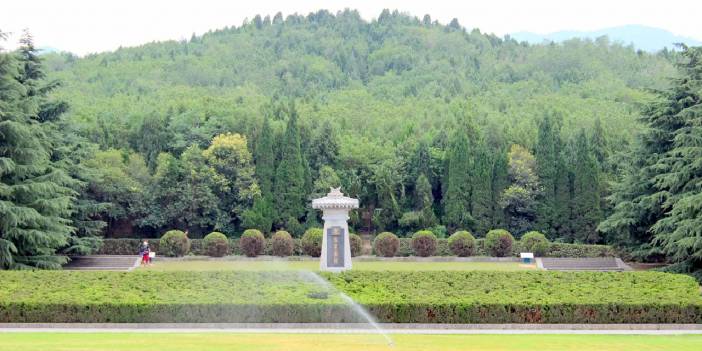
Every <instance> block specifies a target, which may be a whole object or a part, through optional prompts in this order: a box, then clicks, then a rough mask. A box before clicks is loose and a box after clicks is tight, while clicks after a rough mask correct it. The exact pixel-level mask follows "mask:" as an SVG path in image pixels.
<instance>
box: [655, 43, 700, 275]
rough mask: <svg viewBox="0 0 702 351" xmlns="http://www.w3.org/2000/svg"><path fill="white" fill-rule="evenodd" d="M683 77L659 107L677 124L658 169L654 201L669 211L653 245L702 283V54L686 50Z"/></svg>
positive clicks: (658, 225)
mask: <svg viewBox="0 0 702 351" xmlns="http://www.w3.org/2000/svg"><path fill="white" fill-rule="evenodd" d="M679 68H680V70H681V71H682V73H683V75H682V77H681V78H678V79H676V80H674V81H673V83H674V84H673V88H672V89H671V90H670V91H668V92H667V93H666V94H664V97H665V101H664V102H662V103H661V105H660V106H656V108H655V113H657V114H659V116H657V117H659V118H666V119H671V120H677V121H678V124H677V128H676V129H675V130H674V132H673V139H672V141H671V142H672V143H671V144H670V145H669V146H670V149H669V150H668V151H667V152H666V153H665V154H663V155H662V157H661V158H660V159H659V160H658V162H657V163H656V165H655V166H654V167H653V168H654V169H656V170H657V171H658V173H657V174H656V175H655V177H654V178H653V179H651V181H652V183H653V187H654V189H655V192H654V193H653V194H652V196H653V197H656V198H659V199H662V200H663V203H662V207H663V208H664V210H665V211H666V212H665V214H664V216H663V217H662V218H660V219H659V220H658V221H657V222H656V223H655V224H654V225H653V226H652V227H651V231H652V232H653V233H654V235H655V238H654V243H655V244H657V245H660V246H661V247H662V249H663V250H664V252H665V253H666V254H667V256H668V257H669V258H670V259H671V260H672V261H673V262H676V265H675V266H674V267H673V268H671V269H674V270H676V271H680V272H686V273H688V272H691V273H693V274H694V275H695V276H696V277H697V279H698V280H700V281H702V162H701V160H702V48H684V51H683V61H682V62H681V63H680V64H679Z"/></svg>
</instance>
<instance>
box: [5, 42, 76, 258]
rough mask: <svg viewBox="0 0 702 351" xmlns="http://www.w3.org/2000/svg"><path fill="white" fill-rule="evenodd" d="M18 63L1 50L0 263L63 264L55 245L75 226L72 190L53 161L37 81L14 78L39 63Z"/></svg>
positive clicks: (66, 239) (26, 74)
mask: <svg viewBox="0 0 702 351" xmlns="http://www.w3.org/2000/svg"><path fill="white" fill-rule="evenodd" d="M17 68H18V67H17V62H16V61H15V60H14V59H13V58H12V57H11V56H10V55H8V54H3V53H0V268H3V269H8V268H9V269H16V268H23V267H37V268H59V267H60V265H61V264H62V263H64V262H66V258H65V257H63V256H59V255H57V254H56V251H57V250H58V249H60V248H62V247H65V246H66V245H68V242H69V238H70V237H71V234H72V232H73V228H72V227H71V226H70V219H69V216H70V208H71V204H72V202H73V195H74V193H73V192H72V191H71V189H69V188H68V187H67V186H66V176H65V174H64V173H63V172H62V171H61V170H59V169H56V168H55V167H54V166H53V165H52V163H51V162H50V159H49V151H48V147H49V146H50V142H49V140H48V138H47V135H46V133H45V130H44V128H43V126H42V125H41V124H40V123H38V120H39V119H40V118H41V116H40V115H39V111H40V109H39V101H38V100H37V99H36V98H35V97H34V96H35V93H36V90H33V87H32V86H31V85H32V84H34V83H35V82H33V81H29V80H25V83H28V84H26V85H25V84H22V83H23V82H22V81H18V80H17V79H16V77H20V78H25V77H29V76H31V74H33V71H32V70H33V69H34V68H35V67H34V65H33V64H31V63H25V66H24V67H21V68H20V70H19V71H18V69H17Z"/></svg>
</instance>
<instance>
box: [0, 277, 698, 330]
mask: <svg viewBox="0 0 702 351" xmlns="http://www.w3.org/2000/svg"><path fill="white" fill-rule="evenodd" d="M322 276H323V277H324V278H326V279H327V280H329V281H330V282H331V283H332V284H333V285H334V286H335V287H336V288H337V289H339V290H340V291H342V292H345V293H346V294H347V295H349V296H351V297H352V298H353V299H354V300H355V301H357V302H359V303H360V304H362V305H364V306H366V307H367V308H368V309H369V311H370V312H371V313H372V314H373V315H375V316H376V318H377V319H378V320H379V321H381V322H391V323H701V322H702V297H700V294H699V290H698V289H699V287H698V285H697V283H696V281H695V280H694V279H693V278H691V277H689V276H685V275H676V274H668V273H660V272H626V273H621V272H609V273H608V272H537V271H535V272H486V271H465V272H429V271H424V272H372V271H349V272H344V273H341V274H323V275H322ZM312 278H313V276H311V273H301V272H241V271H221V272H184V271H177V272H157V271H135V272H130V273H125V272H71V271H0V281H2V282H3V284H1V285H0V322H5V323H42V322H43V323H67V322H83V323H100V322H102V323H108V322H112V323H127V322H132V323H136V322H143V323H149V322H164V323H166V322H193V323H194V322H230V323H236V322H242V323H246V322H249V323H254V322H286V323H295V322H327V323H329V322H361V321H360V320H359V317H358V315H357V314H356V313H354V312H353V309H352V308H351V307H350V306H349V305H348V304H346V303H345V302H344V301H343V300H342V299H341V297H340V296H339V295H338V294H335V293H334V292H333V291H328V290H326V289H327V288H326V287H324V286H323V284H319V283H316V282H315V281H314V279H312ZM27 286H31V287H32V289H27V288H26V287H27Z"/></svg>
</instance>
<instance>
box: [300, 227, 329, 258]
mask: <svg viewBox="0 0 702 351" xmlns="http://www.w3.org/2000/svg"><path fill="white" fill-rule="evenodd" d="M323 235H324V234H323V233H322V229H321V228H310V229H307V231H305V234H304V235H303V236H302V240H301V244H302V252H304V253H305V255H309V256H312V257H319V256H320V255H321V254H322V239H323Z"/></svg>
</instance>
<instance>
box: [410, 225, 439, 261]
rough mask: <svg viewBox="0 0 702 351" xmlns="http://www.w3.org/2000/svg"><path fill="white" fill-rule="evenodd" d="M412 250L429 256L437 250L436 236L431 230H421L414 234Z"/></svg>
mask: <svg viewBox="0 0 702 351" xmlns="http://www.w3.org/2000/svg"><path fill="white" fill-rule="evenodd" d="M412 251H414V254H415V255H417V256H421V257H429V256H432V255H434V253H435V252H436V236H435V235H434V233H432V232H431V231H429V230H420V231H418V232H416V233H414V235H412Z"/></svg>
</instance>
